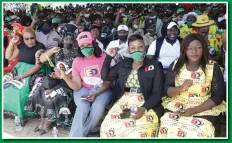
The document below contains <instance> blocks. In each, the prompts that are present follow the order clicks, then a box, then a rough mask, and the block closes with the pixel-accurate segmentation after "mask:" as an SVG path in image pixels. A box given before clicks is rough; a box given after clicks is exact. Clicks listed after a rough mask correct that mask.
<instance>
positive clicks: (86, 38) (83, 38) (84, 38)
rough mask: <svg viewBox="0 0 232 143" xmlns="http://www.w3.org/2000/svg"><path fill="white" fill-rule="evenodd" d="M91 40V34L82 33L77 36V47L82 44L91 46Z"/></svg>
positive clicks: (92, 38)
mask: <svg viewBox="0 0 232 143" xmlns="http://www.w3.org/2000/svg"><path fill="white" fill-rule="evenodd" d="M93 40H94V37H93V35H92V33H91V32H87V31H84V32H81V33H80V34H79V35H78V36H77V42H78V46H79V47H80V46H82V45H83V44H92V42H93Z"/></svg>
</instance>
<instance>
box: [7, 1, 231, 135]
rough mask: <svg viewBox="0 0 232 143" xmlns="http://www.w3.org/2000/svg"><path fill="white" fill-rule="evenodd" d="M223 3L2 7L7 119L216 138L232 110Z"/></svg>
mask: <svg viewBox="0 0 232 143" xmlns="http://www.w3.org/2000/svg"><path fill="white" fill-rule="evenodd" d="M226 7H227V5H226V4H225V3H218V4H215V3H211V4H204V3H200V4H198V3H193V4H185V3H180V4H176V3H173V4H169V3H165V4H161V3H146V4H145V3H144V4H140V3H133V4H132V3H126V4H120V3H113V4H108V3H103V4H102V3H101V4H100V3H88V4H86V5H78V4H76V5H72V4H71V3H70V4H69V5H65V6H64V7H61V6H60V7H56V8H51V7H50V6H47V7H43V6H42V5H41V4H38V3H34V4H32V5H31V8H30V11H23V10H19V11H16V12H12V11H10V10H6V9H4V83H3V84H4V91H3V93H4V98H3V100H4V117H9V116H18V117H19V118H20V119H22V120H23V119H24V118H25V117H27V116H34V115H39V116H40V118H41V119H40V123H39V124H38V125H37V126H36V127H35V129H34V131H35V132H39V133H40V135H43V134H46V133H47V132H49V131H50V130H51V128H52V127H53V126H60V125H63V126H66V127H70V133H69V136H70V137H88V136H89V135H90V134H91V133H95V132H99V134H100V137H102V138H113V137H120V138H141V137H158V138H175V137H186V138H199V137H202V138H203V137H211V138H212V137H215V130H217V124H218V123H219V122H220V118H221V117H222V114H223V113H225V112H226V109H227V107H226V83H227V66H228V65H227V56H226V55H227V47H226V46H227V45H226V40H227V37H226V34H227V33H226V32H227V29H226V26H227V25H226V24H227V13H226V12H227V11H226ZM13 80H14V81H19V82H20V83H22V84H23V86H22V87H20V88H19V87H17V86H15V84H13V83H12V82H10V81H13ZM109 105H112V107H111V106H109ZM106 107H110V109H109V110H106ZM105 113H107V114H106V115H105ZM101 120H103V121H102V122H101ZM99 123H100V129H99V128H98V125H99ZM25 126H26V125H25Z"/></svg>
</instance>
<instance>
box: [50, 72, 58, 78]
mask: <svg viewBox="0 0 232 143" xmlns="http://www.w3.org/2000/svg"><path fill="white" fill-rule="evenodd" d="M49 76H50V77H51V78H54V79H59V77H58V76H57V75H56V73H55V72H52V73H50V74H49Z"/></svg>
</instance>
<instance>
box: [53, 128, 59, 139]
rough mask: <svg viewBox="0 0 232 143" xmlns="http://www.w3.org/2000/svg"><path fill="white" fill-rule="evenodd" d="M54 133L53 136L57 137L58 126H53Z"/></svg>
mask: <svg viewBox="0 0 232 143" xmlns="http://www.w3.org/2000/svg"><path fill="white" fill-rule="evenodd" d="M52 135H53V137H56V138H57V137H58V130H57V128H56V127H53V130H52Z"/></svg>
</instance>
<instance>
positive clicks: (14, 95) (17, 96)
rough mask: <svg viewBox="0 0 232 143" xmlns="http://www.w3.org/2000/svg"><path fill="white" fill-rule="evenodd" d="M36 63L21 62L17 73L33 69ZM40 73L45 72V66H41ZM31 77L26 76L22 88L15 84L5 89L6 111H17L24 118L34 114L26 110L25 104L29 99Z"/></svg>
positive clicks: (17, 67)
mask: <svg viewBox="0 0 232 143" xmlns="http://www.w3.org/2000/svg"><path fill="white" fill-rule="evenodd" d="M33 66H34V65H33V64H27V63H23V62H19V63H18V64H17V65H16V66H15V68H16V70H17V74H18V75H21V74H22V73H24V72H26V71H27V70H29V69H31V68H32V67H33ZM39 73H45V68H44V67H43V68H41V70H40V71H39ZM30 78H31V77H26V78H25V84H24V87H23V88H21V89H18V88H16V87H15V86H14V85H11V86H10V87H8V88H6V89H4V92H3V93H4V94H3V96H4V97H3V100H4V111H10V112H13V113H16V114H17V115H18V116H19V118H23V117H25V116H33V113H32V112H29V111H25V110H24V106H25V104H26V102H27V100H28V96H29V93H30V89H29V81H30Z"/></svg>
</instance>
